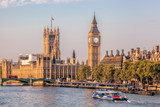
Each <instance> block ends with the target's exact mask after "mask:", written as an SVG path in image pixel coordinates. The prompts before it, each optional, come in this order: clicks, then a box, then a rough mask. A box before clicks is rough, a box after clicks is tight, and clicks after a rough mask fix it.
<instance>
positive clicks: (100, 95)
mask: <svg viewBox="0 0 160 107" xmlns="http://www.w3.org/2000/svg"><path fill="white" fill-rule="evenodd" d="M92 97H93V98H97V99H104V100H109V101H128V98H127V97H126V96H125V95H122V94H121V92H120V91H107V90H105V91H103V90H98V91H94V92H93V95H92Z"/></svg>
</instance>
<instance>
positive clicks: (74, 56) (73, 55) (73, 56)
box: [72, 50, 76, 58]
mask: <svg viewBox="0 0 160 107" xmlns="http://www.w3.org/2000/svg"><path fill="white" fill-rule="evenodd" d="M72 58H76V55H75V50H73V54H72Z"/></svg>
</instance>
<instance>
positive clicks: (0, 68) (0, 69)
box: [0, 66, 2, 78]
mask: <svg viewBox="0 0 160 107" xmlns="http://www.w3.org/2000/svg"><path fill="white" fill-rule="evenodd" d="M0 78H2V66H0Z"/></svg>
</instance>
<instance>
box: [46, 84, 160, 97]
mask: <svg viewBox="0 0 160 107" xmlns="http://www.w3.org/2000/svg"><path fill="white" fill-rule="evenodd" d="M45 86H53V87H69V88H86V89H107V90H114V91H121V92H123V93H130V94H139V95H151V96H153V95H155V94H157V93H159V92H160V91H158V90H142V89H129V85H123V84H108V85H104V84H95V83H94V84H93V83H60V82H59V83H58V82H57V83H47V84H45ZM159 88H160V87H158V88H157V89H159Z"/></svg>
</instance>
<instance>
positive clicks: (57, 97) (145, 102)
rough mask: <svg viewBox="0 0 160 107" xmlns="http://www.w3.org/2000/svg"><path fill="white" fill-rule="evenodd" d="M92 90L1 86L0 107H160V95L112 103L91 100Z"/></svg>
mask: <svg viewBox="0 0 160 107" xmlns="http://www.w3.org/2000/svg"><path fill="white" fill-rule="evenodd" d="M92 92H93V90H91V89H80V88H64V87H63V88H62V87H42V86H40V87H39V86H38V87H34V86H32V87H31V86H14V87H9V86H2V87H0V106H6V107H15V106H16V107H22V106H23V107H105V106H111V107H115V106H117V107H124V106H132V107H146V106H147V107H153V106H154V107H160V95H156V96H146V95H136V94H126V96H127V97H128V98H129V100H130V101H131V102H130V103H128V102H116V103H114V102H112V101H106V100H100V99H93V98H92V97H91V96H92Z"/></svg>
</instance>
